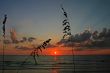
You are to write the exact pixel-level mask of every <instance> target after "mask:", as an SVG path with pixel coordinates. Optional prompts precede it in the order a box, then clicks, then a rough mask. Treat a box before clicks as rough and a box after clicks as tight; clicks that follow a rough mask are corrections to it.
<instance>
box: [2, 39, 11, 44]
mask: <svg viewBox="0 0 110 73" xmlns="http://www.w3.org/2000/svg"><path fill="white" fill-rule="evenodd" d="M3 43H4V44H11V41H10V40H3Z"/></svg>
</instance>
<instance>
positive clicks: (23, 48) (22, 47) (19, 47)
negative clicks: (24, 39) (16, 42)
mask: <svg viewBox="0 0 110 73" xmlns="http://www.w3.org/2000/svg"><path fill="white" fill-rule="evenodd" d="M15 48H16V49H20V50H32V49H33V48H30V47H27V46H15Z"/></svg>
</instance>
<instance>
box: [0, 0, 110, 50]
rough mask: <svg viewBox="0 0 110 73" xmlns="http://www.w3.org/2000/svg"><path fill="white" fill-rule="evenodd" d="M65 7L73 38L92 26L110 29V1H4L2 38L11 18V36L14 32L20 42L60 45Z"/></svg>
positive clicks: (0, 18)
mask: <svg viewBox="0 0 110 73" xmlns="http://www.w3.org/2000/svg"><path fill="white" fill-rule="evenodd" d="M61 4H63V7H64V8H65V10H66V12H67V13H68V17H69V21H70V23H71V32H72V34H76V33H81V32H82V31H84V30H85V29H86V28H87V27H89V26H90V27H91V30H92V31H94V30H98V31H100V30H101V29H102V28H103V27H107V28H108V27H110V0H0V24H1V25H0V28H1V30H0V37H2V21H3V18H4V14H7V17H8V19H7V23H6V29H7V30H6V35H7V36H9V30H10V29H11V28H14V29H15V30H16V32H17V37H18V38H20V37H21V36H29V37H35V38H37V40H39V41H41V42H42V40H46V39H48V38H52V43H56V42H58V41H59V40H60V39H61V38H62V36H63V33H62V32H63V31H62V29H63V27H62V20H63V19H64V18H63V13H62V10H61V7H60V5H61ZM0 40H2V39H0ZM0 44H1V43H0ZM0 46H1V45H0ZM11 50H13V49H11ZM13 51H14V50H13Z"/></svg>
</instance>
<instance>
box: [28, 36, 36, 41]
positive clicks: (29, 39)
mask: <svg viewBox="0 0 110 73" xmlns="http://www.w3.org/2000/svg"><path fill="white" fill-rule="evenodd" d="M34 40H36V38H34V37H29V38H28V42H33V41H34Z"/></svg>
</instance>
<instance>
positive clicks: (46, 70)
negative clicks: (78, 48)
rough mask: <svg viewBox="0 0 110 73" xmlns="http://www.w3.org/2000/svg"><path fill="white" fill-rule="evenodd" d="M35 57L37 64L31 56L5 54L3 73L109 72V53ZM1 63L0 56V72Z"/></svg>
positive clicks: (0, 57)
mask: <svg viewBox="0 0 110 73" xmlns="http://www.w3.org/2000/svg"><path fill="white" fill-rule="evenodd" d="M36 59H37V64H35V61H34V58H33V57H32V56H28V55H6V56H5V62H4V63H5V64H4V73H83V72H84V73H110V56H109V55H77V56H76V55H75V56H67V55H66V56H39V57H36ZM24 61H25V62H24ZM23 62H24V63H23ZM2 65H3V63H2V56H0V73H2V68H3V67H2Z"/></svg>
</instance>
